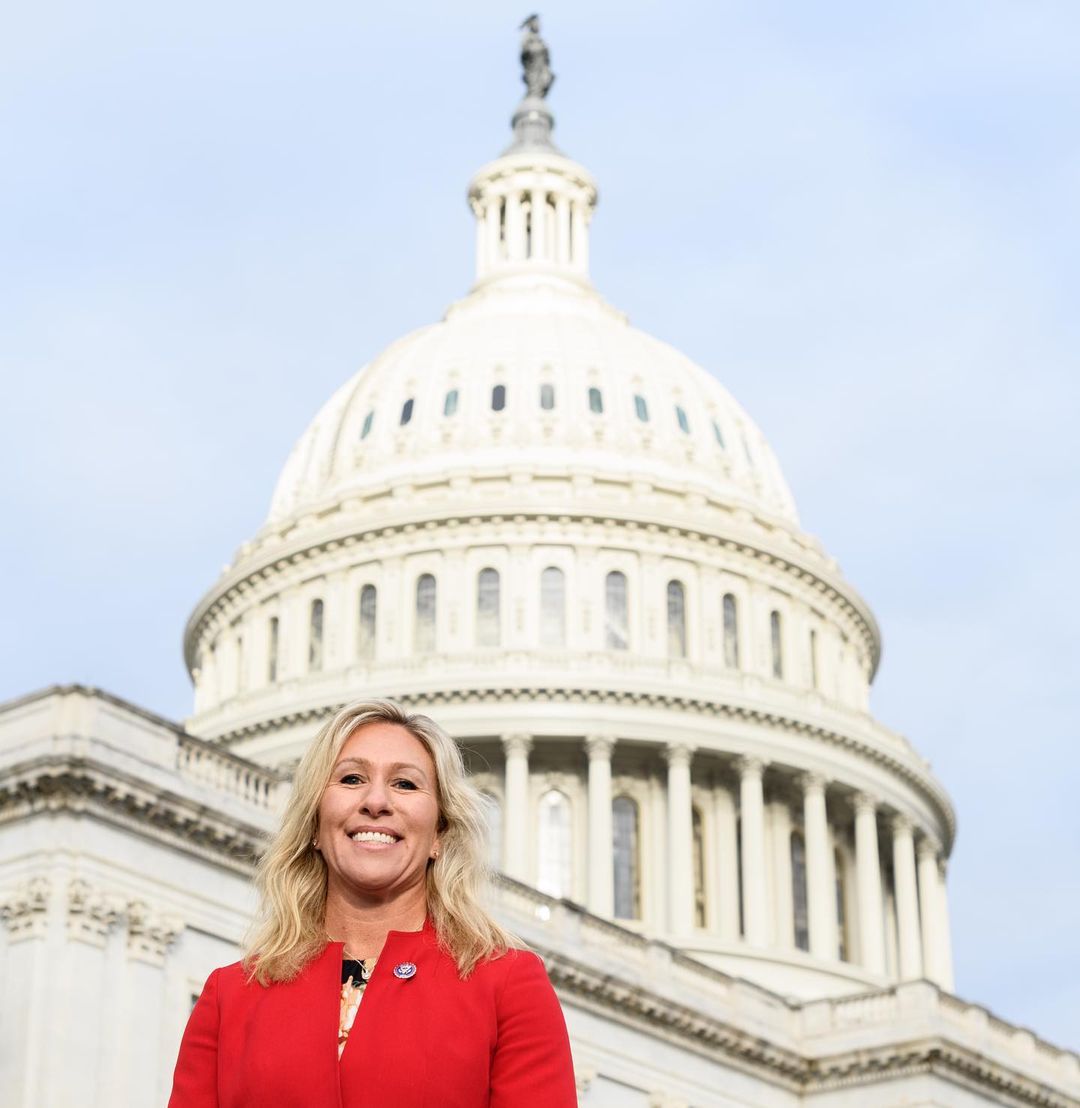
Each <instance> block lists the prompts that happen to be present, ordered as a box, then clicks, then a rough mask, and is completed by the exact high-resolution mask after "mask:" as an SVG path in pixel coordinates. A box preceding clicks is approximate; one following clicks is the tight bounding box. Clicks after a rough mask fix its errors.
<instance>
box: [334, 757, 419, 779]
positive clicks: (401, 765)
mask: <svg viewBox="0 0 1080 1108" xmlns="http://www.w3.org/2000/svg"><path fill="white" fill-rule="evenodd" d="M342 766H359V767H360V768H361V769H370V768H371V763H370V762H369V761H368V760H367V759H366V758H342V759H341V761H340V762H338V763H337V765H336V766H335V767H334V768H335V769H341V767H342ZM386 768H387V769H388V770H389V771H390V772H391V773H395V772H396V771H397V770H400V769H411V770H412V771H413V772H414V773H417V774H419V775H420V776H421V777H425V778H426V777H427V774H426V773H425V772H424V771H423V770H422V769H421V768H420V767H419V766H418V765H415V764H414V763H413V762H393V763H391V764H390V765H389V766H387V767H386Z"/></svg>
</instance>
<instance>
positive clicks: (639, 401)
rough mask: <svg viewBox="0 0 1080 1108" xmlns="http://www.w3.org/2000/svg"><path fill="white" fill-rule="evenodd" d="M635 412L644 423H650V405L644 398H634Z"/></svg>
mask: <svg viewBox="0 0 1080 1108" xmlns="http://www.w3.org/2000/svg"><path fill="white" fill-rule="evenodd" d="M634 411H635V412H636V413H637V417H638V419H640V420H641V422H642V423H648V422H649V405H648V404H647V403H646V402H645V397H644V396H635V397H634Z"/></svg>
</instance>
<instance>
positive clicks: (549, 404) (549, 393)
mask: <svg viewBox="0 0 1080 1108" xmlns="http://www.w3.org/2000/svg"><path fill="white" fill-rule="evenodd" d="M540 407H541V408H543V409H544V411H545V412H550V411H551V409H552V408H554V407H555V386H554V385H541V386H540Z"/></svg>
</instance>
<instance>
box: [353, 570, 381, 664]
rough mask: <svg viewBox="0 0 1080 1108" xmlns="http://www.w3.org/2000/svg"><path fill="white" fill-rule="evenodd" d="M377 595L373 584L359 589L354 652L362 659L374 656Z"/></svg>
mask: <svg viewBox="0 0 1080 1108" xmlns="http://www.w3.org/2000/svg"><path fill="white" fill-rule="evenodd" d="M377 601H378V597H377V595H376V593H375V586H374V585H365V586H364V587H363V588H362V589H361V590H360V624H359V626H358V628H357V633H356V653H357V656H358V657H360V658H363V659H371V658H374V657H375V616H376V607H377Z"/></svg>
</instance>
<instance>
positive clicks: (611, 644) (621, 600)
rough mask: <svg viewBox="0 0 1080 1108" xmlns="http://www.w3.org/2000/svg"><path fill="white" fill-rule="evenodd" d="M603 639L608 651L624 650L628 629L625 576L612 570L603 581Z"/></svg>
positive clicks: (627, 640)
mask: <svg viewBox="0 0 1080 1108" xmlns="http://www.w3.org/2000/svg"><path fill="white" fill-rule="evenodd" d="M604 638H605V642H606V644H607V648H608V650H626V649H627V648H628V647H629V645H630V627H629V619H628V617H627V610H626V574H625V573H620V572H619V571H618V570H613V571H612V572H611V573H609V574H608V575H607V578H606V579H605V581H604Z"/></svg>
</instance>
